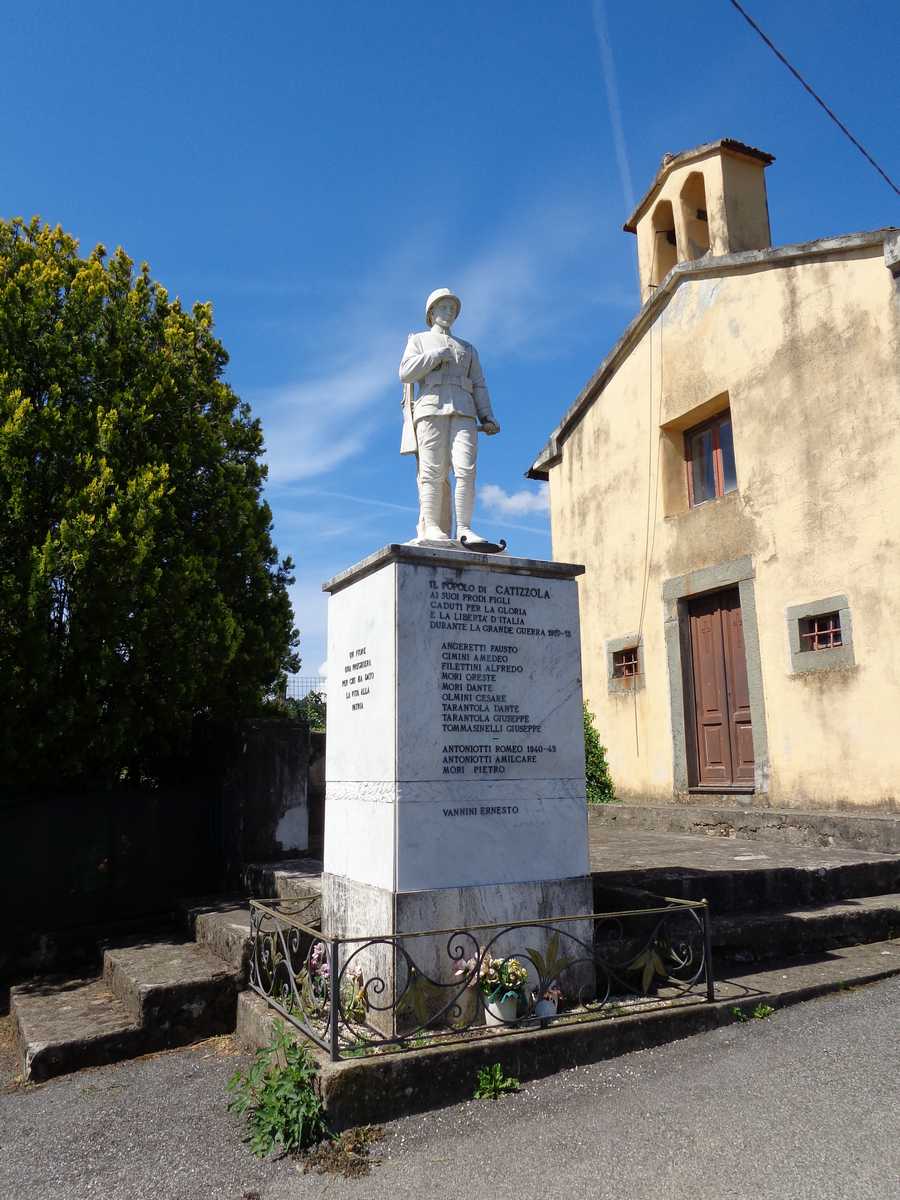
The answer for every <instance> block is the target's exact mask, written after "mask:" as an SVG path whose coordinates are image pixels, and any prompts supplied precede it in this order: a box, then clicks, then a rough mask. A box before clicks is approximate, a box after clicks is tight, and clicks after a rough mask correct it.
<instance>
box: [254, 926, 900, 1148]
mask: <svg viewBox="0 0 900 1200" xmlns="http://www.w3.org/2000/svg"><path fill="white" fill-rule="evenodd" d="M882 947H890V949H888V950H884V949H882ZM857 952H858V953H857ZM882 955H887V956H892V961H891V963H890V964H889V965H888V964H885V963H884V962H883V961H881V962H879V957H880V956H882ZM856 959H858V960H859V961H858V962H855V961H854V960H856ZM829 966H831V967H832V969H831V970H830V971H829V970H828V967H829ZM896 974H900V941H892V942H884V943H876V944H875V945H868V946H860V947H852V948H851V949H850V950H848V951H845V952H842V953H841V954H839V955H837V956H835V960H834V962H833V963H826V964H825V966H824V968H823V964H822V962H821V961H817V962H815V963H811V964H809V967H808V970H807V971H806V972H805V973H804V969H803V967H802V966H797V965H793V964H792V966H791V967H790V968H789V969H787V970H785V971H780V970H778V969H775V970H771V971H766V972H759V973H756V974H753V975H745V976H743V977H741V978H740V979H738V980H737V981H729V980H721V981H718V982H717V983H716V991H717V994H719V995H722V993H723V992H724V993H726V994H725V995H722V998H721V999H718V1000H716V1001H714V1002H713V1003H711V1004H709V1003H698V1004H696V1005H683V1006H681V1007H676V1008H668V1009H661V1010H657V1011H655V1012H651V1013H643V1014H636V1015H634V1016H623V1017H615V1018H609V1019H606V1020H597V1021H585V1022H582V1023H579V1024H572V1025H564V1026H558V1027H556V1028H552V1027H551V1028H549V1029H535V1030H528V1031H525V1032H522V1033H512V1034H508V1035H505V1036H503V1037H497V1038H490V1039H486V1040H484V1041H478V1042H475V1041H473V1042H459V1043H457V1044H455V1045H453V1046H440V1047H433V1048H426V1049H422V1050H408V1051H405V1052H403V1053H399V1054H389V1055H379V1056H373V1057H370V1058H358V1059H349V1060H344V1061H342V1062H340V1063H332V1062H331V1061H330V1060H329V1059H328V1058H327V1056H326V1055H325V1054H324V1053H323V1052H321V1051H319V1050H318V1047H313V1051H314V1053H315V1054H316V1057H317V1058H318V1060H319V1064H320V1072H321V1074H320V1082H321V1090H322V1097H323V1099H324V1101H325V1106H326V1109H327V1111H328V1115H329V1120H330V1121H331V1123H332V1126H333V1127H334V1128H335V1129H345V1128H348V1127H350V1126H354V1125H363V1124H367V1123H378V1122H381V1121H390V1120H394V1119H396V1118H398V1117H401V1116H407V1115H409V1114H411V1113H417V1112H426V1111H428V1110H430V1109H435V1108H443V1107H445V1106H447V1105H450V1104H458V1103H460V1102H461V1101H464V1100H470V1099H471V1098H472V1094H473V1092H474V1089H475V1079H476V1075H477V1073H478V1070H479V1069H480V1068H481V1067H485V1066H489V1065H491V1064H492V1063H500V1065H501V1067H502V1068H503V1070H504V1072H505V1073H506V1074H507V1075H511V1076H514V1077H515V1078H517V1079H520V1080H522V1081H523V1082H524V1081H527V1080H532V1079H540V1078H543V1077H544V1076H547V1075H552V1074H555V1073H556V1072H558V1071H564V1070H569V1069H571V1068H573V1067H578V1066H587V1065H588V1064H590V1063H596V1062H601V1061H603V1060H605V1059H610V1058H615V1057H617V1056H619V1055H621V1054H628V1053H631V1052H632V1051H635V1050H646V1049H649V1048H650V1047H653V1046H659V1045H663V1044H665V1043H667V1042H673V1041H678V1040H680V1039H681V1038H685V1037H690V1036H691V1035H692V1034H695V1033H702V1032H704V1031H706V1030H710V1029H715V1028H718V1027H720V1026H723V1025H729V1024H731V1023H732V1022H733V1021H734V1020H735V1019H736V1018H735V1016H734V1014H733V1009H735V1008H740V1009H741V1010H742V1011H747V1012H750V1011H752V1010H753V1009H754V1008H755V1007H756V1006H757V1005H758V1004H770V1005H771V1006H772V1007H773V1008H775V1009H779V1008H785V1007H787V1006H788V1005H791V1004H797V1003H800V1002H801V1001H804V1000H811V999H814V998H815V997H817V996H822V995H826V994H827V993H829V992H835V991H840V990H842V989H845V988H849V987H854V986H862V985H864V984H868V983H875V982H877V981H878V980H880V979H886V978H888V977H890V976H892V975H896ZM785 979H787V980H788V983H787V984H786V985H785V984H783V982H782V981H784V980H785ZM751 981H752V982H751ZM780 983H782V985H781V986H779V984H780ZM761 985H762V986H761ZM766 985H768V986H766ZM728 993H731V994H728ZM276 1017H277V1013H275V1012H273V1010H271V1009H269V1008H268V1007H267V1005H266V1003H265V1001H264V1000H263V999H262V997H260V996H258V995H256V994H255V993H253V992H249V991H248V992H243V993H242V994H241V996H240V997H239V999H238V1018H237V1030H236V1034H235V1036H236V1038H237V1040H238V1042H239V1043H240V1044H241V1045H242V1046H243V1047H244V1048H245V1049H256V1048H257V1047H258V1046H261V1045H266V1044H267V1043H268V1041H269V1038H270V1036H271V1029H272V1022H273V1020H274V1019H276Z"/></svg>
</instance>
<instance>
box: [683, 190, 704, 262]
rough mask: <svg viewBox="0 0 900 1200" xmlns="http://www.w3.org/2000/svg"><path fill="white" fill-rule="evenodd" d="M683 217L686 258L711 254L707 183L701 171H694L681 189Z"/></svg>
mask: <svg viewBox="0 0 900 1200" xmlns="http://www.w3.org/2000/svg"><path fill="white" fill-rule="evenodd" d="M681 215H682V223H683V225H684V231H685V234H686V236H687V247H686V249H687V255H686V257H687V258H689V259H695V258H702V257H703V255H704V254H709V218H708V216H707V212H706V183H705V181H704V179H703V174H702V172H700V171H692V172H691V174H690V175H688V177H687V179H686V180H685V183H684V187H683V188H682V189H681Z"/></svg>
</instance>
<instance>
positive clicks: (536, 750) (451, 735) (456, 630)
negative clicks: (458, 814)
mask: <svg viewBox="0 0 900 1200" xmlns="http://www.w3.org/2000/svg"><path fill="white" fill-rule="evenodd" d="M429 589H430V590H429V627H430V629H431V631H432V633H433V634H435V635H437V636H438V637H440V643H439V644H440V678H439V685H440V696H441V713H442V728H443V735H444V736H443V739H442V753H441V773H442V775H444V776H462V777H482V778H483V777H485V776H491V777H497V776H503V775H505V774H506V773H507V771H510V770H514V769H515V768H516V767H520V768H521V767H522V766H527V765H529V764H536V763H537V762H538V761H539V760H542V759H543V756H545V755H553V754H555V753H556V746H555V745H554V744H553V743H552V742H548V741H546V740H545V739H544V736H543V727H542V724H541V720H540V716H539V715H535V714H533V713H532V712H531V711H530V705H529V703H528V696H529V694H531V695H534V694H535V691H537V692H539V691H540V688H537V689H535V688H534V680H533V676H532V671H531V660H532V655H531V653H530V652H531V651H532V650H533V648H534V647H535V645H536V643H538V642H544V641H545V640H547V639H553V638H559V639H562V640H563V641H565V640H566V639H571V638H572V637H573V631H572V630H571V629H559V628H555V627H552V626H550V625H549V624H548V621H547V620H546V618H547V617H549V616H550V615H551V614H553V613H554V610H555V609H556V606H555V605H554V604H552V603H551V601H552V599H553V593H552V587H551V586H550V585H549V584H545V583H543V582H540V583H537V584H534V583H528V584H517V583H514V582H502V583H494V582H491V583H488V584H479V583H471V582H464V581H460V580H458V579H446V580H442V581H441V580H431V581H430V584H429Z"/></svg>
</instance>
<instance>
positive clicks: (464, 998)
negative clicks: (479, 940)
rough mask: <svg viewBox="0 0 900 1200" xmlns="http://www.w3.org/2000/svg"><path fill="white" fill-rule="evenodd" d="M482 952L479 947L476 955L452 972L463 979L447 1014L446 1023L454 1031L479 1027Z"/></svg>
mask: <svg viewBox="0 0 900 1200" xmlns="http://www.w3.org/2000/svg"><path fill="white" fill-rule="evenodd" d="M483 954H484V951H483V950H482V949H481V948H480V947H479V950H478V954H477V955H474V956H473V957H472V958H467V959H465V960H464V961H463V962H461V963H460V965H459V967H458V968H457V969H456V970H455V971H454V972H453V974H454V975H456V976H457V977H459V976H462V977H463V983H462V990H461V991H460V993H459V995H458V996H457V997H456V998H455V1000H454V1002H453V1004H452V1005H451V1007H450V1011H449V1014H448V1023H449V1024H450V1025H451V1026H452V1027H453V1028H454V1029H467V1028H468V1027H469V1026H470V1025H480V1024H481V1021H480V1019H479V1018H480V1013H479V1008H480V1006H479V1004H478V993H479V987H480V984H481V977H480V975H479V963H480V961H481V958H482V955H483Z"/></svg>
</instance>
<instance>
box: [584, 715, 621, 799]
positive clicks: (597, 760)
mask: <svg viewBox="0 0 900 1200" xmlns="http://www.w3.org/2000/svg"><path fill="white" fill-rule="evenodd" d="M584 774H585V784H586V788H587V800H588V804H610V803H612V801H614V800H615V798H616V791H615V788H614V787H613V781H612V777H611V776H610V773H609V766H608V764H607V762H606V750H605V749H604V747H603V745H602V744H601V742H600V736H599V734H598V733H597V726H596V723H595V721H594V714H593V713H592V712H591V710H590V708H588V706H587V704H586V703H585V705H584Z"/></svg>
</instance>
